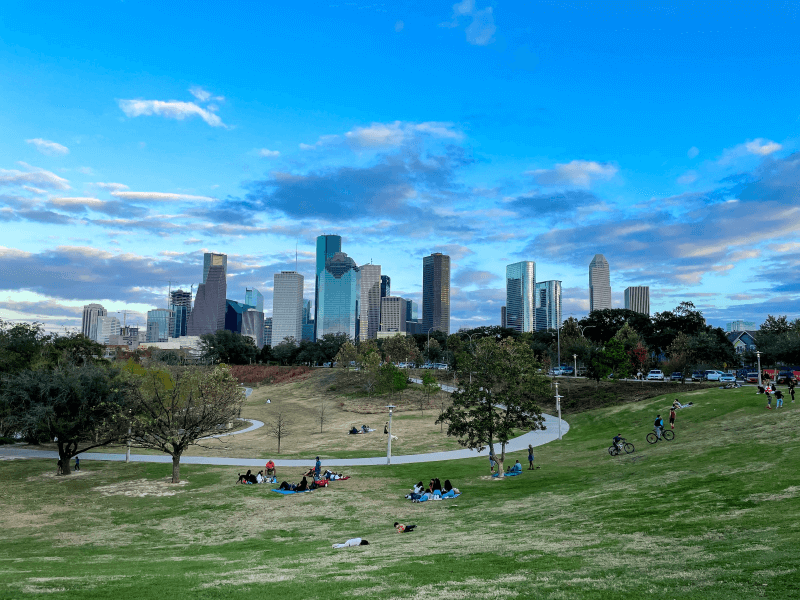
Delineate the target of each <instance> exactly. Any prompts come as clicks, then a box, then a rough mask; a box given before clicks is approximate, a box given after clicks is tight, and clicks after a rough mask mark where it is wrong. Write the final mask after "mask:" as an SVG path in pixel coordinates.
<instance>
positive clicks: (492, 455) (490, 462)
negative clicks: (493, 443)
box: [489, 454, 497, 475]
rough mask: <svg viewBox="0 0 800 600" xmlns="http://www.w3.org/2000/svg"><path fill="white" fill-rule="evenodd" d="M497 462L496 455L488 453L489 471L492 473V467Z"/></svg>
mask: <svg viewBox="0 0 800 600" xmlns="http://www.w3.org/2000/svg"><path fill="white" fill-rule="evenodd" d="M496 464H497V457H496V456H495V455H494V454H489V473H491V474H492V475H494V467H495V465H496Z"/></svg>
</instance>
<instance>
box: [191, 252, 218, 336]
mask: <svg viewBox="0 0 800 600" xmlns="http://www.w3.org/2000/svg"><path fill="white" fill-rule="evenodd" d="M205 256H206V259H207V260H206V262H207V263H208V270H207V271H204V273H203V279H204V282H203V283H201V284H200V285H198V286H197V294H196V295H195V298H194V307H193V308H192V312H191V314H190V315H189V322H188V325H187V327H186V329H187V333H188V334H189V335H191V336H194V335H204V334H206V333H216V332H217V331H219V330H220V329H225V306H226V305H225V300H226V297H227V295H228V283H227V270H226V269H227V264H228V257H227V256H226V255H224V254H206V255H205ZM204 264H205V263H204ZM204 269H205V267H204Z"/></svg>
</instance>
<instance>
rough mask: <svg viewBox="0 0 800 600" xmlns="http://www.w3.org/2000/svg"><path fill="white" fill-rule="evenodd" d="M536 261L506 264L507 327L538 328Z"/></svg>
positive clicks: (520, 329) (521, 329) (523, 330)
mask: <svg viewBox="0 0 800 600" xmlns="http://www.w3.org/2000/svg"><path fill="white" fill-rule="evenodd" d="M535 286H536V263H535V262H533V261H532V260H524V261H522V262H518V263H514V264H511V265H506V327H508V328H509V329H513V330H515V331H519V332H520V333H523V332H526V331H535V330H536V297H535V294H534V290H535Z"/></svg>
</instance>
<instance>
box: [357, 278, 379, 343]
mask: <svg viewBox="0 0 800 600" xmlns="http://www.w3.org/2000/svg"><path fill="white" fill-rule="evenodd" d="M381 279H382V277H381V266H380V265H371V264H370V265H362V266H361V298H360V299H359V303H360V305H361V307H360V311H359V316H358V339H359V340H373V339H375V338H377V337H378V330H379V329H380V327H381Z"/></svg>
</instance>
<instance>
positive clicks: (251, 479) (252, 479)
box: [236, 469, 278, 484]
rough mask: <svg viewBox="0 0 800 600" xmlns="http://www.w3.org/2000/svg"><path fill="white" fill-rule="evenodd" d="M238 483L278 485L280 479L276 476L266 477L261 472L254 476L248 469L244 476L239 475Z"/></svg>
mask: <svg viewBox="0 0 800 600" xmlns="http://www.w3.org/2000/svg"><path fill="white" fill-rule="evenodd" d="M236 483H248V484H250V483H278V479H277V478H276V477H275V475H264V471H259V472H258V473H256V474H255V475H253V474H252V473H251V472H250V469H248V470H247V473H245V474H244V475H242V474H241V473H239V480H238V481H237V482H236Z"/></svg>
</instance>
